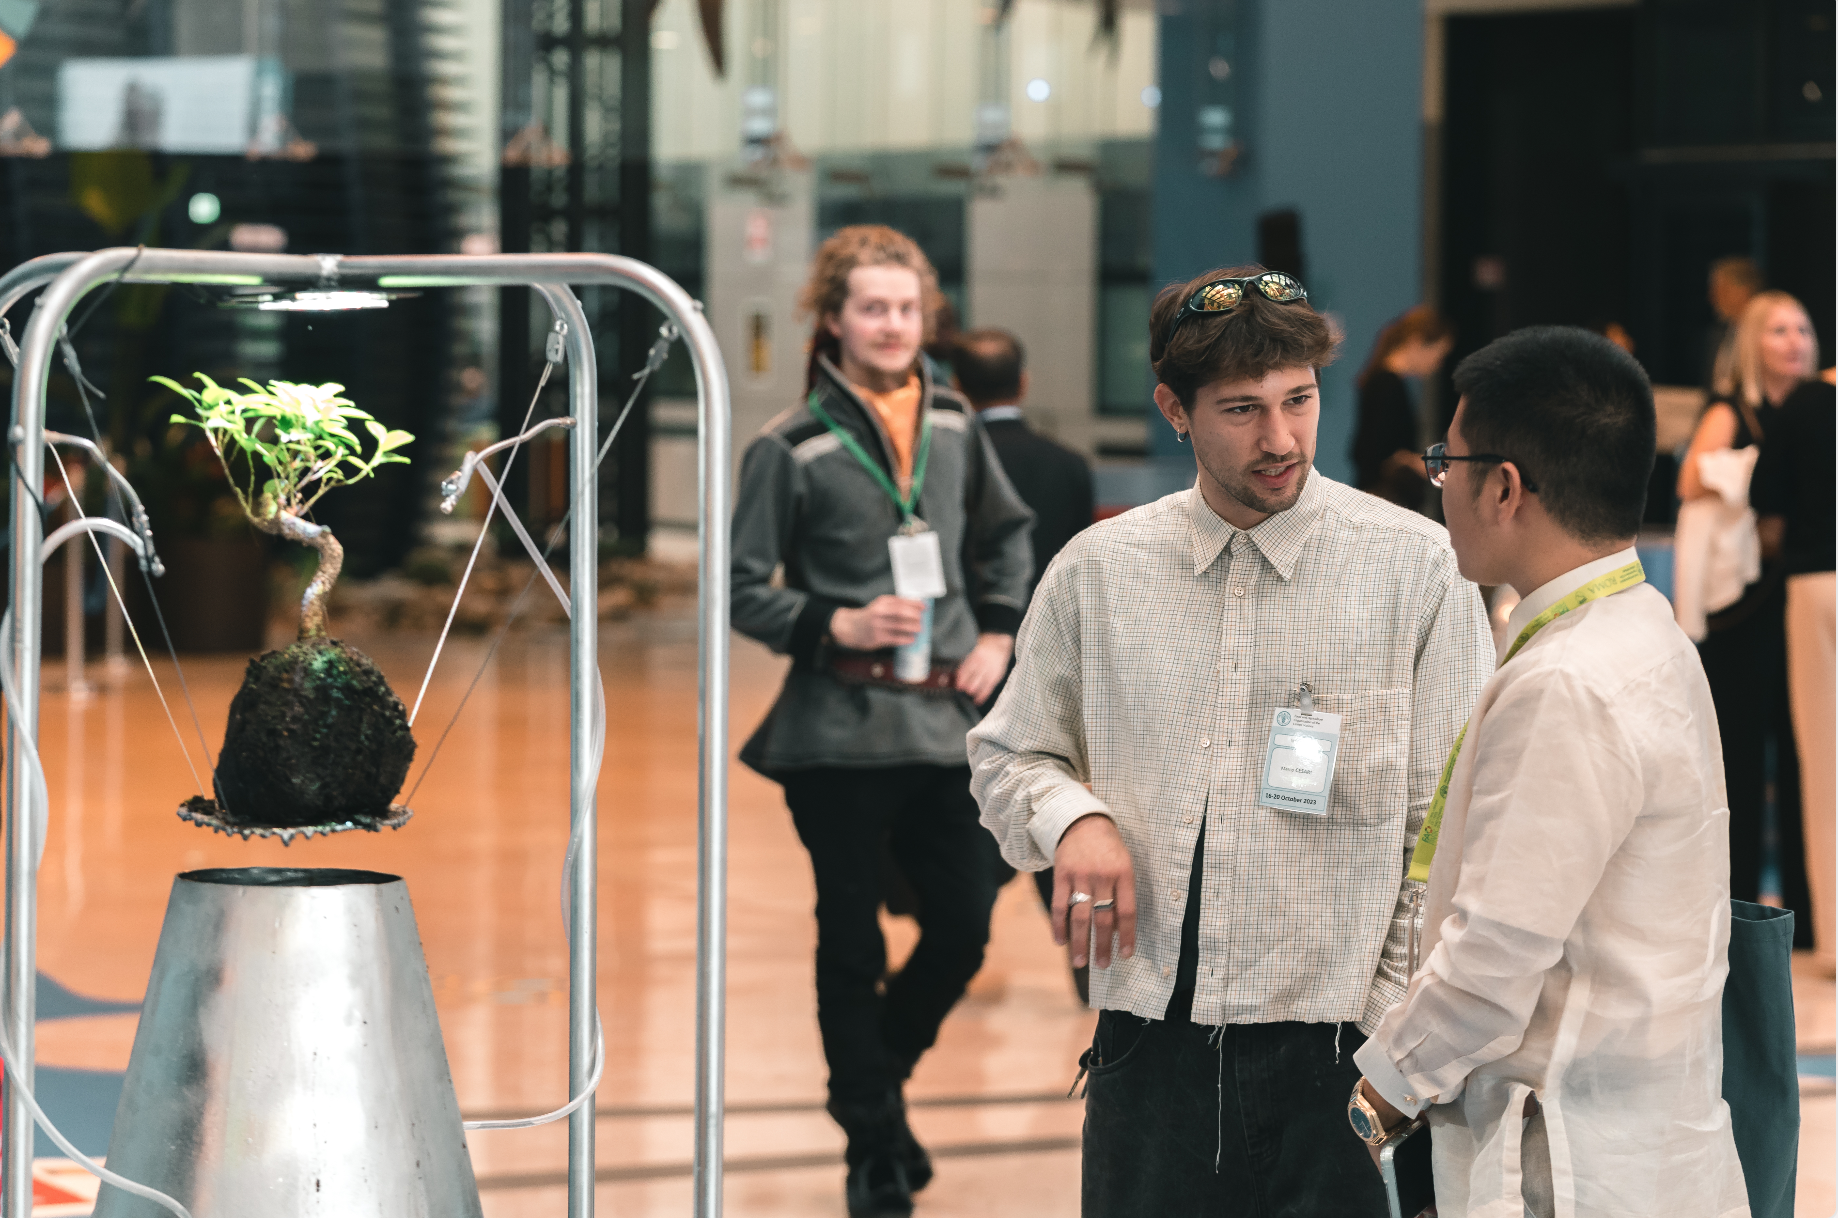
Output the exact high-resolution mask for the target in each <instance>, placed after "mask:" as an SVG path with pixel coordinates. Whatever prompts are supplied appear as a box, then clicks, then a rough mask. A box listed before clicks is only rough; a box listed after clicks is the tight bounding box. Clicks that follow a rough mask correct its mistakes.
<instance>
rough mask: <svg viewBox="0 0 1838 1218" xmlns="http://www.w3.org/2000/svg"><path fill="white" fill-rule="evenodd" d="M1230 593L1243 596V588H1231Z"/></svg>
mask: <svg viewBox="0 0 1838 1218" xmlns="http://www.w3.org/2000/svg"><path fill="white" fill-rule="evenodd" d="M1232 595H1233V596H1243V595H1244V589H1243V588H1233V589H1232Z"/></svg>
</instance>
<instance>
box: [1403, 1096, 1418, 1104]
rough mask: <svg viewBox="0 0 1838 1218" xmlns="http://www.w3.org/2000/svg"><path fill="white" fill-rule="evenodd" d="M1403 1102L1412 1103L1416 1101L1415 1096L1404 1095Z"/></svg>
mask: <svg viewBox="0 0 1838 1218" xmlns="http://www.w3.org/2000/svg"><path fill="white" fill-rule="evenodd" d="M1404 1102H1405V1103H1406V1104H1414V1103H1416V1102H1417V1097H1416V1096H1414V1095H1407V1096H1405V1097H1404Z"/></svg>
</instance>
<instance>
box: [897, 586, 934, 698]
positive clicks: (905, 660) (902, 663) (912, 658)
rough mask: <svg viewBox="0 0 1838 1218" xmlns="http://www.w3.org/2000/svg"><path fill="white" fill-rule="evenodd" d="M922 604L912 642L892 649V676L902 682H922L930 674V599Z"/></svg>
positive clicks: (925, 599)
mask: <svg viewBox="0 0 1838 1218" xmlns="http://www.w3.org/2000/svg"><path fill="white" fill-rule="evenodd" d="M922 603H923V604H924V605H925V613H924V615H923V616H921V618H920V619H919V633H918V634H917V635H916V636H914V638H913V641H912V642H910V643H905V644H902V645H901V646H899V647H897V648H895V649H894V653H893V675H894V676H896V677H898V678H899V679H900V680H902V681H914V682H917V681H923V680H925V679H926V678H927V677H928V676H930V675H931V674H932V598H931V597H929V596H928V597H926V598H924V600H923V602H922Z"/></svg>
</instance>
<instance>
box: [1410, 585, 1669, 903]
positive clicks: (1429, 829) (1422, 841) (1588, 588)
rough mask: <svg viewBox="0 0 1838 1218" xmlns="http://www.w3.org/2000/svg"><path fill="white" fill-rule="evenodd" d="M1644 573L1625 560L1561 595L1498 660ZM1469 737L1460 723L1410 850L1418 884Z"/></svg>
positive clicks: (1433, 849)
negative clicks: (1464, 744) (1428, 808)
mask: <svg viewBox="0 0 1838 1218" xmlns="http://www.w3.org/2000/svg"><path fill="white" fill-rule="evenodd" d="M1646 577H1647V573H1646V571H1645V570H1644V569H1643V568H1642V567H1641V565H1640V563H1639V562H1638V561H1635V562H1631V563H1628V564H1627V565H1626V566H1625V567H1620V568H1618V569H1616V570H1614V571H1610V572H1609V573H1608V574H1607V575H1604V576H1601V577H1600V578H1598V579H1592V580H1590V581H1589V582H1588V583H1586V584H1584V585H1583V586H1582V587H1580V588H1578V589H1577V590H1576V591H1575V592H1572V593H1571V594H1570V595H1569V596H1566V597H1564V598H1563V599H1562V600H1560V601H1558V602H1557V603H1556V604H1555V605H1552V606H1551V607H1550V608H1549V609H1546V610H1545V611H1544V612H1543V613H1540V614H1539V615H1538V616H1537V617H1535V618H1533V619H1532V620H1531V621H1529V622H1527V623H1526V624H1525V629H1524V630H1521V631H1520V632H1519V637H1518V638H1516V639H1514V640H1513V645H1512V648H1511V649H1510V650H1509V651H1507V653H1506V659H1504V660H1501V661H1500V666H1501V667H1502V668H1504V667H1505V666H1506V665H1507V664H1508V663H1509V662H1510V661H1511V660H1512V658H1513V657H1514V656H1516V655H1518V654H1519V649H1520V648H1521V647H1524V646H1525V645H1526V644H1527V643H1529V642H1531V641H1532V636H1533V635H1535V634H1537V633H1538V632H1539V631H1540V630H1543V629H1544V628H1545V627H1546V626H1549V625H1550V624H1551V623H1552V622H1554V621H1556V620H1557V619H1558V618H1560V617H1562V616H1563V615H1564V614H1566V613H1569V612H1570V611H1571V610H1572V609H1581V608H1582V607H1583V606H1584V605H1587V604H1588V603H1589V602H1590V601H1595V600H1601V599H1602V598H1603V597H1605V596H1613V595H1614V594H1615V593H1617V592H1622V591H1625V590H1626V589H1628V588H1632V587H1633V586H1634V585H1635V584H1638V583H1642V582H1644V581H1645V580H1646ZM1467 738H1468V726H1467V724H1463V725H1462V729H1461V734H1460V735H1458V736H1456V737H1455V747H1454V748H1452V749H1450V750H1449V760H1448V763H1447V764H1446V765H1444V766H1443V767H1442V781H1440V782H1438V783H1437V784H1436V795H1435V797H1434V798H1433V799H1431V800H1430V811H1429V815H1427V816H1425V817H1424V818H1423V832H1421V833H1419V834H1418V835H1417V848H1416V849H1415V850H1414V851H1412V852H1411V856H1410V872H1409V878H1411V879H1413V880H1416V881H1417V882H1418V883H1426V882H1428V880H1429V878H1430V863H1431V862H1432V861H1433V860H1434V859H1435V858H1436V839H1437V838H1438V837H1440V836H1441V835H1442V811H1443V808H1444V807H1445V806H1446V805H1447V804H1448V802H1449V779H1450V777H1451V776H1452V775H1453V774H1454V773H1455V759H1456V758H1457V757H1460V756H1461V745H1462V741H1464V740H1466V739H1467Z"/></svg>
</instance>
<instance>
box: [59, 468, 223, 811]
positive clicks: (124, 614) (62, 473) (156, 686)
mask: <svg viewBox="0 0 1838 1218" xmlns="http://www.w3.org/2000/svg"><path fill="white" fill-rule="evenodd" d="M45 448H46V450H47V451H49V452H50V454H51V459H52V460H53V461H55V462H57V472H58V476H59V477H60V478H62V479H63V480H64V493H65V494H66V495H68V496H69V497H70V506H71V508H72V510H73V511H75V512H76V515H77V519H79V520H88V519H89V514H88V513H87V512H85V511H84V510H83V503H82V501H81V500H80V499H79V498H78V497H77V488H76V487H75V486H74V485H72V484H71V481H70V471H69V470H67V469H65V468H64V458H63V456H62V455H60V454H59V453H58V451H57V445H55V444H47V445H45ZM111 489H113V488H111ZM115 493H116V495H119V494H120V492H119V491H118V490H117V491H116V492H115ZM89 544H90V548H91V549H93V550H95V552H96V561H97V562H98V563H99V564H101V567H102V575H103V578H105V579H107V580H108V586H109V592H110V593H112V594H113V595H114V597H115V604H116V606H117V607H119V608H120V610H121V620H122V621H124V622H126V623H127V626H128V634H129V635H130V636H131V637H132V638H133V640H134V650H136V651H138V652H139V653H140V662H141V664H142V665H143V666H145V668H146V670H147V676H148V678H149V679H150V680H151V681H152V682H153V692H154V694H155V695H157V696H158V698H159V700H160V709H161V710H163V711H165V712H166V722H167V723H169V724H171V725H172V734H173V737H174V739H176V740H177V741H178V742H179V752H181V753H183V754H184V755H185V768H186V769H188V770H190V771H191V780H192V783H193V784H194V785H195V786H196V787H197V788H198V794H200V795H209V794H210V792H209V791H208V790H206V789H205V785H204V780H203V779H202V778H200V777H199V776H198V767H197V766H195V765H193V764H192V759H191V750H190V749H188V748H186V747H185V733H183V732H181V731H180V730H179V721H178V720H177V719H176V718H174V717H173V714H172V706H171V704H170V703H168V702H167V701H166V691H165V690H163V689H161V688H160V679H159V678H158V677H157V676H155V675H154V672H153V661H151V660H149V659H148V658H147V649H146V648H145V647H144V646H142V645H141V641H140V631H139V630H136V629H135V628H134V619H133V618H132V617H130V616H129V615H128V603H127V601H125V600H123V599H122V596H121V589H120V588H118V587H116V586H115V573H114V572H113V571H111V570H109V565H108V556H107V555H105V554H104V553H103V552H102V542H101V541H100V540H99V539H98V538H97V537H96V535H95V533H93V532H91V533H90V534H89ZM66 561H71V562H73V561H75V558H74V556H70V557H67V558H66ZM174 663H175V664H176V663H177V659H176V657H175V659H174ZM199 735H200V739H202V736H203V733H202V730H200V733H199ZM206 757H207V759H208V757H209V754H208V753H207V754H206ZM211 768H212V769H215V766H212V767H211Z"/></svg>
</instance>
